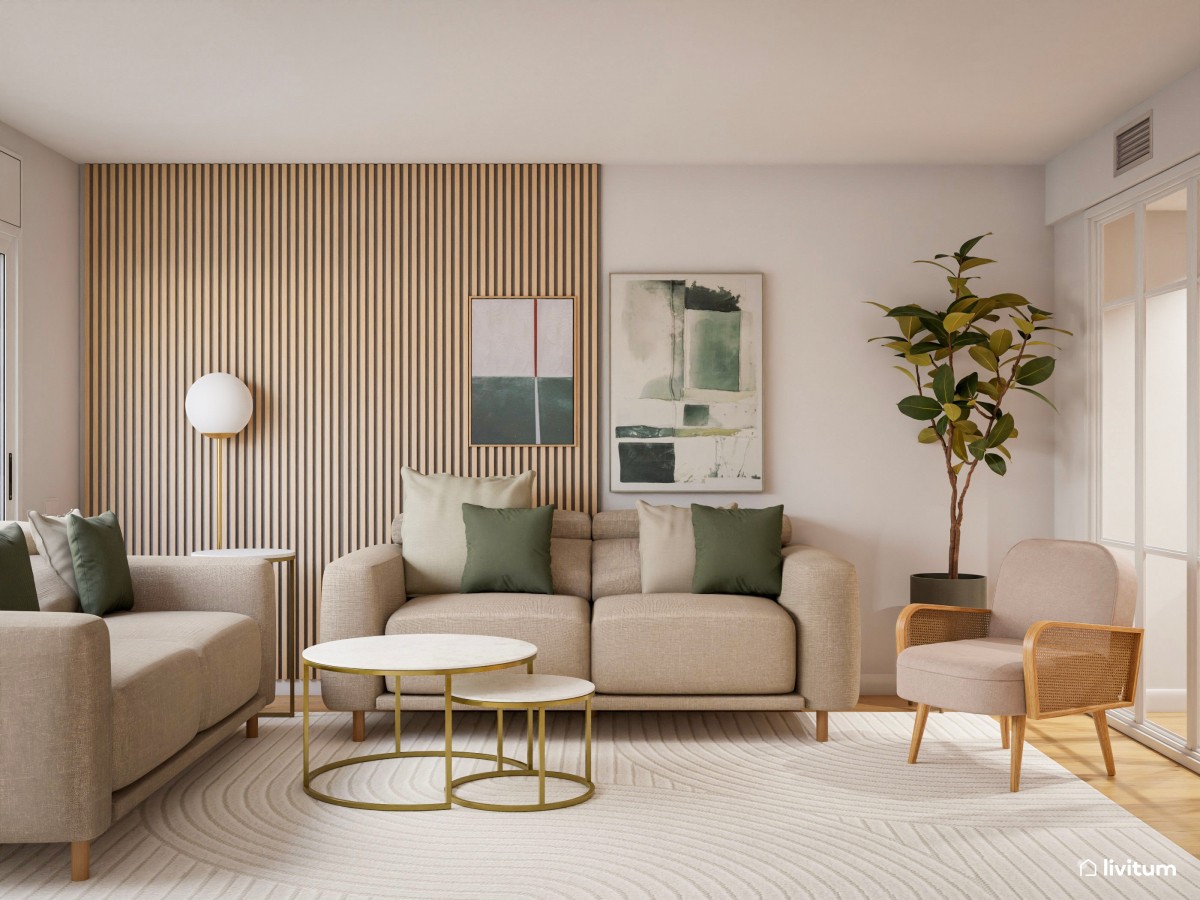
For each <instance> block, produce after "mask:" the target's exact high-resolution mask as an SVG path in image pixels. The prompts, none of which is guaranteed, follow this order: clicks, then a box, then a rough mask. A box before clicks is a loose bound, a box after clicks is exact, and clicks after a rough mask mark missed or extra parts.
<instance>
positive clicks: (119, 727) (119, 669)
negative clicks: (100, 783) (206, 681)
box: [105, 613, 203, 791]
mask: <svg viewBox="0 0 1200 900" xmlns="http://www.w3.org/2000/svg"><path fill="white" fill-rule="evenodd" d="M133 615H138V614H136V613H131V614H130V616H133ZM140 615H156V613H141V614H140ZM105 621H106V622H109V623H110V626H111V622H112V620H111V619H106V620H105ZM109 645H110V647H111V653H112V692H113V699H112V741H113V755H112V789H113V790H114V791H115V790H119V789H120V788H123V787H125V786H126V785H129V784H132V783H133V782H135V781H137V780H138V779H139V778H141V777H142V776H143V775H145V774H146V773H147V772H149V771H150V770H151V769H154V768H156V767H157V766H158V765H159V764H161V763H162V762H164V761H165V760H167V759H169V758H170V757H171V756H173V755H174V754H176V753H178V752H179V751H180V750H182V749H183V747H184V745H185V744H187V742H188V741H190V740H191V739H192V738H193V737H195V735H196V731H197V730H198V729H197V722H198V721H199V719H200V707H201V695H202V693H203V690H202V687H201V666H200V657H199V655H198V654H197V653H195V652H194V651H193V650H191V649H190V648H188V647H186V646H184V645H182V644H178V643H175V642H172V641H153V640H144V639H141V638H125V637H119V636H117V635H114V634H111V627H110V637H109Z"/></svg>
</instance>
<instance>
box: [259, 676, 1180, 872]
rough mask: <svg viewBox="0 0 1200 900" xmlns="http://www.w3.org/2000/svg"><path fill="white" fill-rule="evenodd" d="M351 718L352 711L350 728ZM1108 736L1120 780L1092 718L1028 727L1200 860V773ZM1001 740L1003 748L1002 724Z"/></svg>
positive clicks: (865, 703) (900, 704) (281, 705)
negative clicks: (1109, 766)
mask: <svg viewBox="0 0 1200 900" xmlns="http://www.w3.org/2000/svg"><path fill="white" fill-rule="evenodd" d="M298 707H299V698H297V708H298ZM267 709H268V711H282V712H286V711H287V697H286V696H284V697H281V698H278V699H277V700H276V701H275V703H273V704H271V705H270V706H269V707H267ZM311 709H312V710H313V712H324V711H325V705H324V704H323V703H322V702H321V698H320V697H313V698H312V700H311ZM855 709H856V710H859V711H863V712H895V713H896V714H897V715H901V714H905V713H907V714H908V715H913V712H912V710H911V709H909V707H908V704H906V703H905V702H904V701H903V700H901V699H900V698H899V697H895V696H875V697H863V698H862V699H861V701H860V702H859V704H858V706H856V707H855ZM833 715H844V713H843V714H839V713H834V714H833ZM1161 716H1162V714H1158V715H1156V716H1155V718H1156V719H1161ZM349 717H350V714H349V713H347V714H346V718H347V728H349V721H348V720H349ZM1160 724H1166V723H1163V722H1160ZM1175 724H1176V723H1172V726H1174V725H1175ZM1178 727H1182V725H1179V726H1178ZM1109 733H1110V736H1111V738H1112V748H1113V757H1114V758H1115V760H1116V763H1117V775H1116V777H1115V778H1109V777H1108V775H1107V774H1106V773H1105V771H1104V761H1103V760H1102V759H1101V757H1100V745H1099V744H1098V743H1097V742H1096V729H1095V727H1094V726H1093V725H1092V720H1091V719H1090V718H1089V717H1088V716H1064V717H1063V718H1061V719H1046V720H1043V721H1041V722H1030V723H1029V724H1028V725H1027V726H1026V729H1025V740H1026V742H1027V743H1030V744H1033V746H1035V747H1037V748H1038V749H1039V750H1041V751H1042V752H1043V753H1045V754H1046V755H1047V756H1049V757H1050V758H1051V759H1053V760H1054V761H1056V762H1057V763H1058V764H1059V765H1060V766H1062V767H1063V768H1065V769H1067V770H1068V771H1069V772H1072V773H1074V774H1075V775H1076V776H1078V777H1079V778H1081V779H1082V780H1084V781H1086V782H1087V783H1088V784H1090V785H1091V786H1092V787H1094V788H1095V789H1096V790H1098V791H1099V792H1100V793H1102V794H1104V795H1105V796H1106V797H1108V798H1109V799H1110V800H1112V801H1113V802H1114V803H1118V804H1120V805H1121V806H1123V807H1125V808H1126V809H1127V810H1129V811H1130V812H1131V813H1133V814H1134V815H1135V816H1137V817H1138V818H1139V819H1141V820H1142V821H1143V822H1145V823H1146V824H1147V825H1149V826H1150V827H1151V828H1154V829H1156V830H1158V831H1161V832H1162V833H1163V834H1165V835H1166V836H1167V837H1169V838H1170V839H1171V840H1173V841H1174V842H1175V843H1177V844H1178V845H1179V846H1181V847H1183V848H1184V849H1185V850H1187V851H1188V852H1189V853H1191V854H1192V855H1193V856H1197V857H1200V775H1197V774H1196V773H1194V772H1192V771H1191V770H1189V769H1185V768H1184V767H1183V766H1180V765H1176V764H1175V763H1173V762H1171V760H1169V759H1167V758H1166V757H1165V756H1160V755H1159V754H1157V753H1155V752H1154V751H1153V750H1151V749H1149V748H1148V747H1143V746H1142V745H1141V744H1139V743H1138V742H1137V741H1134V740H1132V739H1130V738H1127V737H1125V735H1123V734H1121V733H1120V732H1118V731H1116V730H1114V729H1110V730H1109ZM996 741H997V744H999V741H1000V725H999V723H997V725H996ZM898 752H900V753H906V752H907V747H901V748H900V749H899V751H898Z"/></svg>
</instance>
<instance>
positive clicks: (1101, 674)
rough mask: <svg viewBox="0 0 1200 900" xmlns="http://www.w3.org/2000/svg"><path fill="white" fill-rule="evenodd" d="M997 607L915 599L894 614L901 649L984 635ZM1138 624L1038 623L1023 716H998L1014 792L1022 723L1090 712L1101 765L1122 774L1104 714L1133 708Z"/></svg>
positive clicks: (1028, 650)
mask: <svg viewBox="0 0 1200 900" xmlns="http://www.w3.org/2000/svg"><path fill="white" fill-rule="evenodd" d="M991 618H992V612H991V610H988V609H969V608H963V607H955V606H936V605H933V604H928V603H914V604H912V605H910V606H907V607H905V609H904V610H903V611H901V613H900V617H899V618H898V619H897V620H896V653H897V654H899V653H901V652H903V651H904V650H906V649H907V648H909V647H916V646H920V645H923V644H937V643H943V642H946V641H961V640H971V639H973V638H982V637H987V635H988V631H989V628H990V625H991ZM1143 634H1144V632H1143V630H1142V629H1141V628H1125V627H1123V626H1119V625H1088V624H1084V623H1080V622H1055V621H1042V622H1034V623H1033V624H1032V625H1031V626H1030V627H1029V630H1028V631H1027V632H1026V633H1025V642H1024V644H1023V646H1022V648H1021V655H1022V664H1023V668H1024V674H1025V715H1023V716H1000V741H1001V746H1002V747H1005V748H1007V749H1009V750H1010V753H1011V764H1010V773H1009V790H1012V791H1017V790H1019V789H1020V786H1021V754H1022V751H1023V749H1024V744H1025V722H1026V720H1029V719H1032V720H1034V721H1037V720H1039V719H1051V718H1056V717H1058V716H1069V715H1075V714H1077V713H1091V715H1092V719H1093V721H1094V722H1095V725H1096V737H1097V738H1098V739H1099V741H1100V750H1101V752H1102V753H1103V755H1104V768H1105V770H1106V771H1107V772H1108V774H1109V775H1110V776H1112V775H1116V774H1117V768H1116V764H1115V763H1114V762H1113V753H1112V743H1111V742H1110V740H1109V734H1108V718H1107V712H1108V710H1110V709H1120V708H1122V707H1127V706H1132V705H1133V702H1134V697H1135V694H1136V691H1137V679H1138V672H1139V671H1140V668H1141V657H1142V638H1143ZM928 717H929V706H928V705H927V704H924V703H918V704H917V716H916V722H915V723H914V725H913V735H912V743H911V744H910V746H909V751H908V761H909V762H910V763H915V762H916V761H917V754H918V753H919V752H920V750H921V737H922V735H923V734H924V732H925V722H926V720H927V719H928Z"/></svg>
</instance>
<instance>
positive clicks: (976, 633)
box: [896, 603, 992, 654]
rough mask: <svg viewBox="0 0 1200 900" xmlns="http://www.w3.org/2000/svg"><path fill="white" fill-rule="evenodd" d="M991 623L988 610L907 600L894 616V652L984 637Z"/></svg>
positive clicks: (990, 614)
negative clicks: (896, 616)
mask: <svg viewBox="0 0 1200 900" xmlns="http://www.w3.org/2000/svg"><path fill="white" fill-rule="evenodd" d="M991 623H992V611H991V610H990V609H975V608H974V607H969V606H940V605H938V604H936V603H910V604H909V605H908V606H906V607H904V609H902V610H900V616H899V617H898V618H897V619H896V653H897V654H899V653H902V652H903V651H905V650H907V649H908V648H909V647H919V646H921V645H922V644H941V643H944V642H945V641H969V640H972V639H974V638H985V637H987V636H988V629H989V628H990V627H991Z"/></svg>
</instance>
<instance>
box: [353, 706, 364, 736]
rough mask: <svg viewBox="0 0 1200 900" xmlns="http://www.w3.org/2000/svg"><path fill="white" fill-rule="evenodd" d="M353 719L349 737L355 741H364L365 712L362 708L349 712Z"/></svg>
mask: <svg viewBox="0 0 1200 900" xmlns="http://www.w3.org/2000/svg"><path fill="white" fill-rule="evenodd" d="M351 716H352V717H353V720H354V725H353V727H352V728H351V734H350V737H351V739H352V740H355V741H365V740H366V739H367V714H366V713H365V712H363V711H362V710H355V711H354V712H353V713H351Z"/></svg>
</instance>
